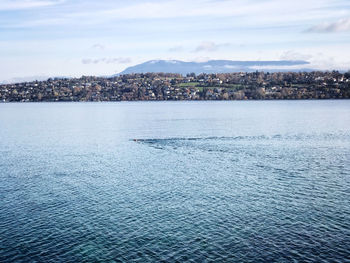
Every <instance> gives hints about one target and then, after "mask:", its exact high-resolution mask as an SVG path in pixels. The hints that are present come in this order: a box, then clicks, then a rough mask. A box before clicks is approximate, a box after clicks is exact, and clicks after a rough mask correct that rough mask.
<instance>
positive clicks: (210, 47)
mask: <svg viewBox="0 0 350 263" xmlns="http://www.w3.org/2000/svg"><path fill="white" fill-rule="evenodd" d="M229 45H230V44H228V43H224V44H216V43H214V42H212V41H205V42H202V43H200V44H199V45H198V46H197V47H196V48H195V50H194V52H201V51H205V52H212V51H216V50H218V49H219V48H221V47H226V46H229Z"/></svg>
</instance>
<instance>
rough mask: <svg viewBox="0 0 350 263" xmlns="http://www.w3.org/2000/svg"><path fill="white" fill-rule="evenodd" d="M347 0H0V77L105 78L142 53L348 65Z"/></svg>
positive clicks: (148, 57)
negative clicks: (90, 76)
mask: <svg viewBox="0 0 350 263" xmlns="http://www.w3.org/2000/svg"><path fill="white" fill-rule="evenodd" d="M349 50H350V1H349V0H292V1H290V0H283V1H282V0H191V1H188V0H162V1H160V0H130V1H121V0H99V1H96V0H0V58H1V63H0V80H8V79H12V78H17V77H28V76H81V75H110V74H115V73H117V72H120V71H122V70H123V69H125V68H126V67H128V66H131V65H135V64H138V63H141V62H144V61H147V60H152V59H178V60H185V61H205V60H208V59H232V60H280V59H291V60H299V59H303V60H307V61H310V62H311V65H312V67H313V68H316V69H340V70H348V69H350V52H349Z"/></svg>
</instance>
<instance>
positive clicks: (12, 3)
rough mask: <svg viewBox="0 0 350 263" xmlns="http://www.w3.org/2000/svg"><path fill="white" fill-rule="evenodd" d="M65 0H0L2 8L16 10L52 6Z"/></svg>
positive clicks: (0, 8)
mask: <svg viewBox="0 0 350 263" xmlns="http://www.w3.org/2000/svg"><path fill="white" fill-rule="evenodd" d="M63 2H64V0H0V10H16V9H28V8H38V7H45V6H52V5H57V4H60V3H63Z"/></svg>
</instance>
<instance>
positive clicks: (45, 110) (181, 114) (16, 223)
mask: <svg viewBox="0 0 350 263" xmlns="http://www.w3.org/2000/svg"><path fill="white" fill-rule="evenodd" d="M133 139H138V140H137V141H136V142H135V141H133ZM349 261H350V101H348V100H343V101H256V102H254V101H246V102H234V101H233V102H128V103H38V104H36V103H28V104H0V262H349Z"/></svg>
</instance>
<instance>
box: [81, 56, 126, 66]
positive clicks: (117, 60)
mask: <svg viewBox="0 0 350 263" xmlns="http://www.w3.org/2000/svg"><path fill="white" fill-rule="evenodd" d="M81 62H82V63H83V64H99V63H106V64H128V63H130V62H131V58H124V57H119V58H97V59H91V58H83V59H82V60H81Z"/></svg>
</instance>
